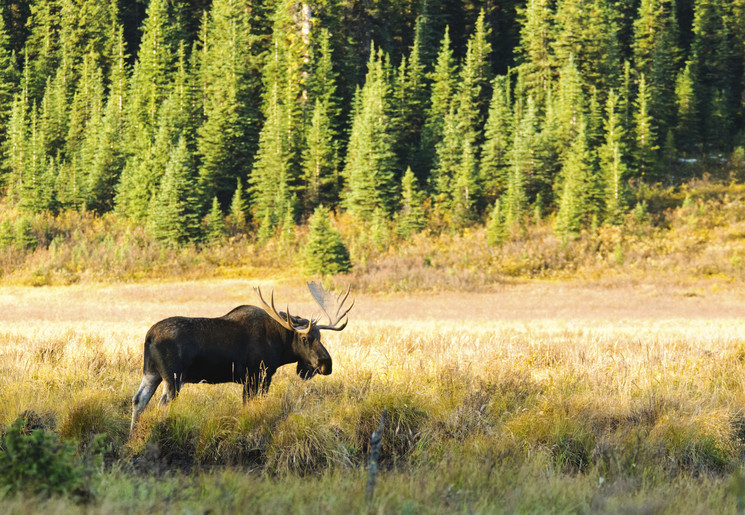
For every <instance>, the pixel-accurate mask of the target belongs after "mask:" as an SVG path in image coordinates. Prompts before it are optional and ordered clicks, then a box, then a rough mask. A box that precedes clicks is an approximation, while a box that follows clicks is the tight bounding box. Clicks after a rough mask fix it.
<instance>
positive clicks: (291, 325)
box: [130, 282, 354, 431]
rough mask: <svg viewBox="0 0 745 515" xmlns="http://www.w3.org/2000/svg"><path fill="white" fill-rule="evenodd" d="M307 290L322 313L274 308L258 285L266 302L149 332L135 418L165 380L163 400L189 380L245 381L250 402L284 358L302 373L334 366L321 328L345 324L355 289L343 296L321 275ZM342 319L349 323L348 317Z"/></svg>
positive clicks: (174, 321)
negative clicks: (302, 314) (322, 280)
mask: <svg viewBox="0 0 745 515" xmlns="http://www.w3.org/2000/svg"><path fill="white" fill-rule="evenodd" d="M308 289H309V290H310V293H311V295H312V296H313V298H314V299H315V301H316V302H317V303H318V305H319V306H320V308H321V310H322V311H323V313H324V314H325V315H326V317H327V318H328V321H329V323H328V324H327V325H321V324H319V323H318V322H319V321H320V317H319V318H311V319H306V318H301V317H297V316H293V315H291V314H290V310H289V307H288V308H287V310H286V311H280V312H278V311H277V309H276V308H275V307H274V291H272V294H271V298H270V301H269V303H267V302H266V301H265V300H264V297H263V295H262V294H261V290H260V289H259V288H254V290H255V291H256V293H257V295H258V297H259V300H260V301H261V305H262V307H256V306H238V307H237V308H235V309H234V310H232V311H231V312H230V313H228V314H227V315H225V316H221V317H218V318H188V317H171V318H166V319H165V320H161V321H160V322H158V323H156V324H155V325H153V326H152V327H151V328H150V330H149V331H148V332H147V335H146V336H145V348H144V364H143V367H142V382H141V383H140V387H139V389H138V390H137V393H136V394H135V396H134V397H133V398H132V424H131V426H130V431H132V429H134V427H135V424H136V423H137V419H138V418H139V416H140V414H141V413H142V411H143V410H144V409H145V407H146V406H147V404H148V402H150V399H151V398H152V396H153V394H154V393H155V390H156V388H157V387H158V385H159V384H160V383H161V382H163V383H164V384H165V388H164V392H163V396H162V397H161V398H160V402H161V404H166V403H168V402H169V401H171V400H172V399H174V398H175V397H176V396H177V395H178V392H179V390H180V389H181V387H182V386H183V385H184V383H200V382H206V383H211V384H214V383H229V382H234V383H240V384H242V385H243V402H246V401H247V400H248V398H249V397H251V396H253V395H256V394H257V393H258V392H259V391H262V392H266V391H267V390H268V388H269V385H270V384H271V382H272V376H273V375H274V373H275V372H276V371H277V369H278V368H279V367H281V366H282V365H287V364H289V363H297V374H298V375H299V376H300V377H302V378H303V379H310V378H311V377H313V376H314V375H315V374H316V373H319V374H323V375H328V374H330V373H331V356H330V355H329V353H328V351H327V350H326V348H325V347H324V346H323V344H322V343H321V331H322V330H329V331H341V330H342V329H344V328H345V327H346V325H347V322H348V317H347V314H348V313H349V311H350V310H351V309H352V306H354V301H352V302H351V304H349V306H345V304H346V302H347V299H348V297H349V288H347V291H346V292H342V293H340V294H339V295H338V296H336V295H334V294H332V293H331V290H330V289H329V290H324V289H323V286H321V285H320V284H318V283H316V282H310V283H308ZM342 320H343V323H341V322H342Z"/></svg>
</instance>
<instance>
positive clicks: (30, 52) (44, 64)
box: [24, 0, 67, 101]
mask: <svg viewBox="0 0 745 515" xmlns="http://www.w3.org/2000/svg"><path fill="white" fill-rule="evenodd" d="M60 8H61V0H39V1H36V2H33V3H32V4H31V5H30V10H31V12H30V16H29V18H28V20H27V21H26V25H27V27H28V31H29V35H28V38H27V39H26V44H25V47H24V53H25V59H26V63H25V66H24V73H27V74H28V76H27V82H26V87H27V88H28V89H27V93H28V95H29V97H30V98H31V99H33V100H37V101H38V100H39V99H40V98H41V95H42V92H43V91H44V87H45V85H46V81H47V77H50V76H53V75H55V71H59V70H58V69H59V68H60V66H59V64H60V62H61V58H62V56H61V55H60V54H61V52H60V35H59V32H60ZM62 68H64V69H65V70H63V73H64V72H66V71H67V66H62Z"/></svg>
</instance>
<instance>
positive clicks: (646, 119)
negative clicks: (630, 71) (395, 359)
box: [633, 75, 659, 180]
mask: <svg viewBox="0 0 745 515" xmlns="http://www.w3.org/2000/svg"><path fill="white" fill-rule="evenodd" d="M649 95H650V91H649V88H647V82H646V79H645V77H644V75H642V76H641V77H640V78H639V91H638V93H637V98H636V111H635V113H634V115H635V116H634V122H635V126H636V132H635V134H636V142H635V143H636V145H635V147H634V153H633V158H634V167H635V172H636V174H635V175H636V176H637V177H641V178H644V179H648V180H650V179H651V180H654V179H655V178H656V173H657V150H658V149H659V146H658V145H657V143H656V140H657V136H656V131H655V127H654V124H653V119H652V115H651V114H650V113H649V109H648V106H649Z"/></svg>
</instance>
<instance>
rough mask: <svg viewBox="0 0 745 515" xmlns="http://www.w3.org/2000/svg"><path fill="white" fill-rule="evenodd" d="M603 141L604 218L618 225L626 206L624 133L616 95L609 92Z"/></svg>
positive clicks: (601, 167)
mask: <svg viewBox="0 0 745 515" xmlns="http://www.w3.org/2000/svg"><path fill="white" fill-rule="evenodd" d="M604 127H605V141H604V143H603V145H602V146H601V147H600V149H599V151H598V153H599V155H600V173H601V174H602V176H603V178H604V182H605V192H606V193H605V218H606V220H608V221H609V222H610V223H620V221H621V214H622V213H623V211H624V209H625V206H626V198H625V197H626V191H625V188H624V183H625V176H626V164H625V158H626V150H625V146H624V139H625V138H624V131H623V125H622V124H621V120H620V115H619V112H618V95H617V94H616V93H615V92H614V91H613V90H611V91H610V93H609V94H608V100H607V102H606V116H605V124H604Z"/></svg>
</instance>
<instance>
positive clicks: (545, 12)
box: [517, 0, 555, 107]
mask: <svg viewBox="0 0 745 515" xmlns="http://www.w3.org/2000/svg"><path fill="white" fill-rule="evenodd" d="M518 14H519V16H520V19H521V28H520V44H519V46H518V48H517V53H518V55H519V56H520V57H521V62H520V65H519V66H520V75H521V77H522V85H523V90H522V91H518V94H520V95H524V96H525V97H526V98H527V97H528V96H531V97H533V99H534V101H535V102H537V104H538V105H539V106H541V107H543V105H544V103H545V99H546V96H547V95H548V91H549V89H550V88H551V84H552V83H553V76H554V73H555V72H554V70H553V66H554V65H553V62H552V51H551V43H552V42H553V41H554V39H555V35H554V28H553V27H554V24H553V16H554V13H553V10H552V8H551V7H550V2H549V0H528V2H527V4H526V6H525V8H524V9H522V10H519V11H518Z"/></svg>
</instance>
